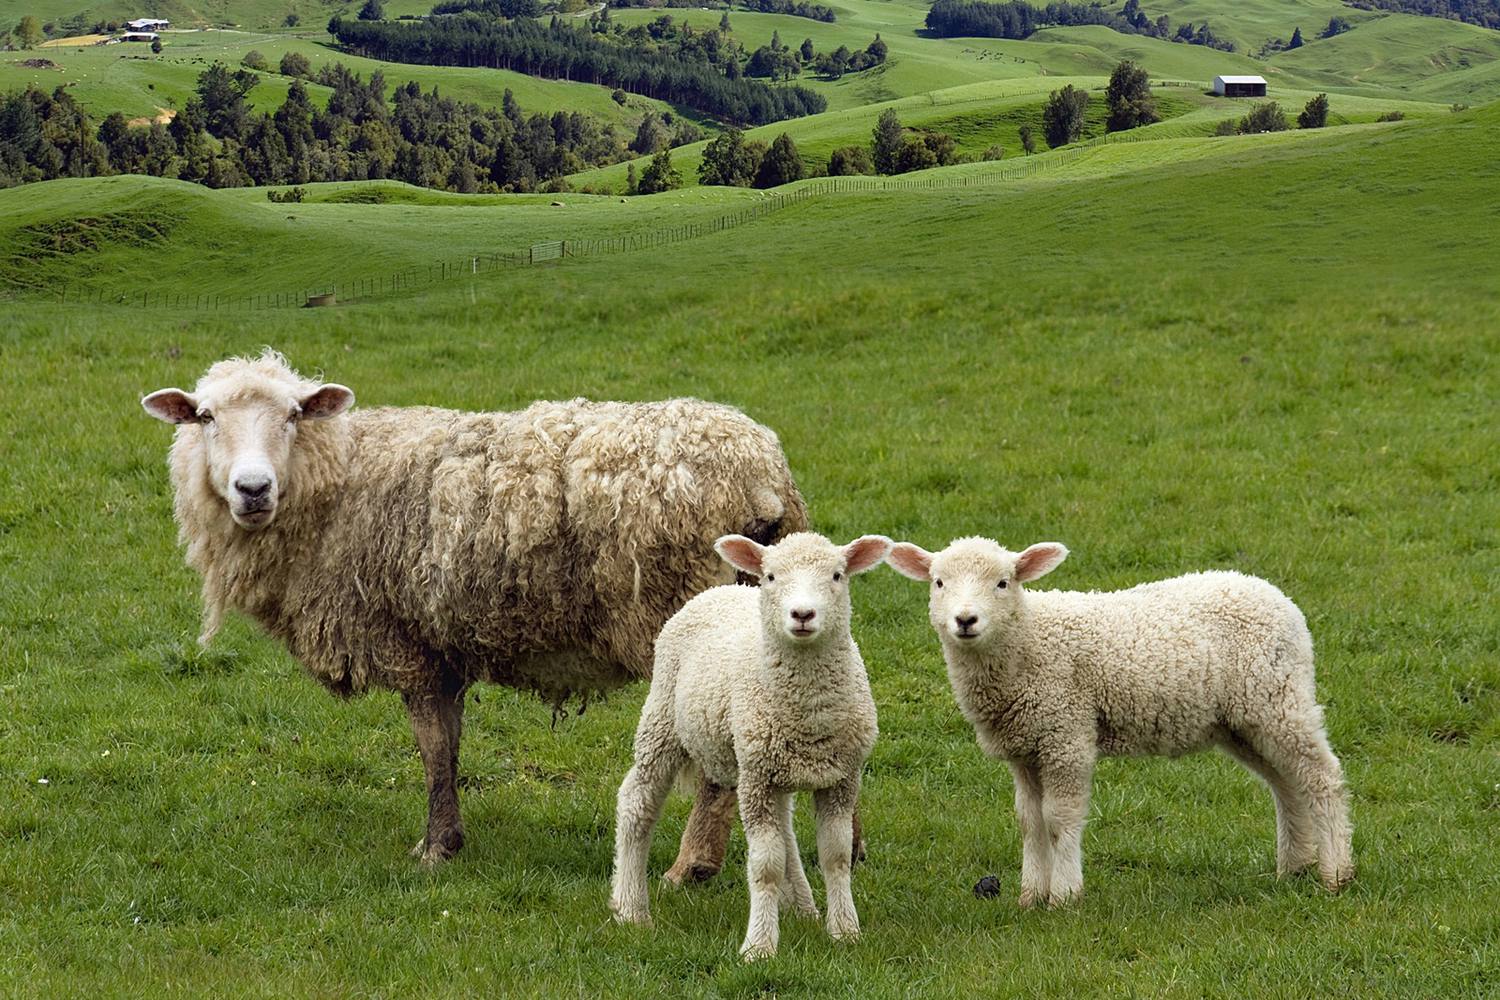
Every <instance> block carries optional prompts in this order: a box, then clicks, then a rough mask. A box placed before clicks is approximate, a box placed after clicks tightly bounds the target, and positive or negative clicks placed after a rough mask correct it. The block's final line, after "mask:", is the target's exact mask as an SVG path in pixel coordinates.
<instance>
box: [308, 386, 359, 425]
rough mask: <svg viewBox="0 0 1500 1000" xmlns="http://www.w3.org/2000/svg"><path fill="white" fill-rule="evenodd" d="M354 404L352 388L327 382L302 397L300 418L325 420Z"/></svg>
mask: <svg viewBox="0 0 1500 1000" xmlns="http://www.w3.org/2000/svg"><path fill="white" fill-rule="evenodd" d="M353 405H354V390H353V389H350V388H349V387H348V386H345V385H339V384H338V383H337V382H329V383H328V384H327V385H320V386H318V388H317V391H316V392H313V393H311V394H310V395H307V396H304V397H303V398H302V419H304V420H327V419H328V418H329V417H336V416H338V415H339V414H340V413H343V412H344V411H345V410H347V409H349V407H351V406H353Z"/></svg>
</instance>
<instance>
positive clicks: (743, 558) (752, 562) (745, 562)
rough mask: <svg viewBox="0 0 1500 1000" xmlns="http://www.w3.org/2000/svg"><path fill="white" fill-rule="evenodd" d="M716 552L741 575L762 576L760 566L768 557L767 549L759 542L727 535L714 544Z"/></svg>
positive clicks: (739, 536) (741, 536)
mask: <svg viewBox="0 0 1500 1000" xmlns="http://www.w3.org/2000/svg"><path fill="white" fill-rule="evenodd" d="M714 551H715V552H717V553H718V554H719V555H720V556H722V557H723V558H724V561H725V562H727V563H728V564H729V565H731V566H733V567H734V568H735V569H737V570H739V571H740V572H741V573H749V574H750V575H751V576H760V564H761V560H762V559H764V558H765V557H766V549H765V546H763V545H761V544H760V543H759V542H757V541H755V540H753V539H750V538H746V537H745V536H744V535H725V536H724V537H723V538H721V539H719V540H718V541H717V542H714Z"/></svg>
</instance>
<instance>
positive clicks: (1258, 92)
mask: <svg viewBox="0 0 1500 1000" xmlns="http://www.w3.org/2000/svg"><path fill="white" fill-rule="evenodd" d="M1214 93H1215V94H1218V95H1219V96H1220V97H1265V96H1266V78H1265V77H1263V76H1216V77H1214Z"/></svg>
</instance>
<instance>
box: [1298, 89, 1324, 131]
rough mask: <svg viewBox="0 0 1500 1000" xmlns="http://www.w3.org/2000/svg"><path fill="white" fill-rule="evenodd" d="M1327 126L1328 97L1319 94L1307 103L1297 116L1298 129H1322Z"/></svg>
mask: <svg viewBox="0 0 1500 1000" xmlns="http://www.w3.org/2000/svg"><path fill="white" fill-rule="evenodd" d="M1327 124H1328V95H1327V94H1319V95H1318V96H1317V97H1314V98H1313V99H1312V100H1310V101H1308V102H1307V106H1306V107H1304V108H1303V109H1302V113H1301V114H1300V115H1298V116H1297V127H1298V128H1322V127H1323V126H1324V125H1327Z"/></svg>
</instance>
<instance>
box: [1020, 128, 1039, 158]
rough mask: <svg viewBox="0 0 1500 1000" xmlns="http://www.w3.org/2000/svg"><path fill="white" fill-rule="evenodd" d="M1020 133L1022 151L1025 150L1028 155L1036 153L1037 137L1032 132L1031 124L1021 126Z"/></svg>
mask: <svg viewBox="0 0 1500 1000" xmlns="http://www.w3.org/2000/svg"><path fill="white" fill-rule="evenodd" d="M1020 135H1021V151H1022V152H1024V153H1025V154H1026V155H1027V156H1030V155H1031V154H1032V153H1035V152H1036V137H1035V136H1034V135H1032V134H1031V126H1030V125H1022V126H1021V131H1020Z"/></svg>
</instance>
